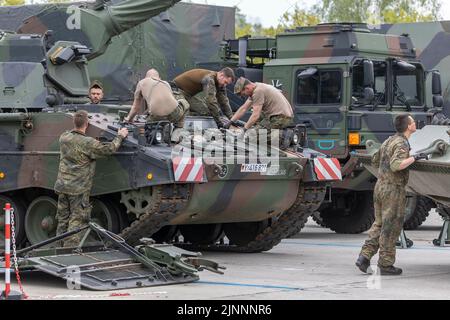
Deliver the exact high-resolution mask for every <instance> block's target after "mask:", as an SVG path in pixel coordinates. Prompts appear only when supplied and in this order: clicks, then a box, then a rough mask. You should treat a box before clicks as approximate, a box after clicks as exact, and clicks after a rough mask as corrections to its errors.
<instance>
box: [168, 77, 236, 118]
mask: <svg viewBox="0 0 450 320" xmlns="http://www.w3.org/2000/svg"><path fill="white" fill-rule="evenodd" d="M234 80H235V76H234V71H233V70H232V69H230V68H224V69H222V70H221V71H219V72H214V71H210V70H204V69H193V70H190V71H187V72H185V73H183V74H180V75H179V76H178V77H176V78H175V79H174V80H173V82H174V84H175V86H176V87H177V90H178V91H179V93H180V94H181V95H182V96H183V97H184V98H185V99H186V100H187V101H188V102H189V105H190V107H189V112H190V114H191V115H194V116H212V117H213V118H214V120H215V121H216V123H217V125H218V126H219V127H223V125H224V123H225V122H224V120H223V119H222V118H221V116H222V113H223V114H224V115H225V116H226V117H227V118H228V120H229V119H231V117H233V111H232V110H231V106H230V101H229V100H228V97H227V92H226V86H227V85H229V84H231V83H233V82H234ZM177 90H176V91H177ZM201 92H203V93H204V94H205V97H206V102H205V101H202V99H200V98H199V97H198V94H199V93H201Z"/></svg>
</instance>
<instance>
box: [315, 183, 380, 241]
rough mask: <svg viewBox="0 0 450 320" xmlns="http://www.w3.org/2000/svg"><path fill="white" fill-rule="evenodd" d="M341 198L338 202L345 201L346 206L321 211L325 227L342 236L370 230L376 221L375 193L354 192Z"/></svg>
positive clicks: (326, 208)
mask: <svg viewBox="0 0 450 320" xmlns="http://www.w3.org/2000/svg"><path fill="white" fill-rule="evenodd" d="M339 198H340V199H338V201H339V200H341V201H344V202H345V205H343V206H340V207H335V206H330V207H321V208H320V209H319V211H320V216H321V218H322V221H323V224H324V226H325V227H326V228H330V229H331V230H333V231H334V232H336V233H342V234H358V233H362V232H365V231H367V230H369V229H370V227H371V226H372V224H373V222H374V221H375V214H374V208H373V193H372V192H370V191H363V192H352V193H349V194H348V195H345V196H340V197H339Z"/></svg>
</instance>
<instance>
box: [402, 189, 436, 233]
mask: <svg viewBox="0 0 450 320" xmlns="http://www.w3.org/2000/svg"><path fill="white" fill-rule="evenodd" d="M435 206H436V205H435V204H434V202H433V200H431V199H428V198H426V197H422V196H417V195H413V196H409V197H408V198H407V202H406V214H405V223H404V224H403V228H404V229H405V230H415V229H417V228H418V227H420V226H421V225H422V223H424V222H425V220H426V219H427V217H428V215H429V214H430V211H431V209H433V208H434V207H435Z"/></svg>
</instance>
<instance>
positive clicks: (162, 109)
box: [125, 69, 189, 128]
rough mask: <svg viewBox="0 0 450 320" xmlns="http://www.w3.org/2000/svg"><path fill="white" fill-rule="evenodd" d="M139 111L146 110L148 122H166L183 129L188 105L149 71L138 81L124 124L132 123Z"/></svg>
mask: <svg viewBox="0 0 450 320" xmlns="http://www.w3.org/2000/svg"><path fill="white" fill-rule="evenodd" d="M139 109H141V110H142V109H147V112H148V118H147V121H148V122H155V121H156V122H157V121H163V120H167V121H170V122H172V123H173V124H174V125H175V127H177V128H183V127H184V118H185V116H186V114H187V112H188V111H189V103H188V102H187V101H186V99H184V98H183V97H182V96H180V95H176V94H174V93H173V92H172V88H171V87H170V84H169V83H168V82H166V81H163V80H161V78H160V76H159V72H158V71H157V70H156V69H150V70H149V71H148V72H147V75H146V77H145V79H143V80H141V81H139V83H138V84H137V86H136V92H135V94H134V102H133V106H132V107H131V110H130V113H129V114H128V116H127V117H126V118H125V122H130V121H133V119H134V117H135V116H136V114H137V113H138V112H139Z"/></svg>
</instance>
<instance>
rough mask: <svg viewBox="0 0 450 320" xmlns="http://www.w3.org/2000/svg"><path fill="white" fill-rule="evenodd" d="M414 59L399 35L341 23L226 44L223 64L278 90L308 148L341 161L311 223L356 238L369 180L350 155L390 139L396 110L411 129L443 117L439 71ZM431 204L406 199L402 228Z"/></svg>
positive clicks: (369, 216)
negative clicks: (339, 176)
mask: <svg viewBox="0 0 450 320" xmlns="http://www.w3.org/2000/svg"><path fill="white" fill-rule="evenodd" d="M417 55H418V52H417V50H416V49H415V46H414V44H413V41H412V39H411V38H410V37H409V36H408V35H406V34H403V35H391V34H381V33H379V32H372V30H371V29H369V28H368V26H367V25H366V24H355V23H341V24H321V25H317V26H312V27H301V28H298V29H296V30H290V31H287V32H286V33H283V34H279V35H277V37H276V38H248V37H244V38H242V39H238V40H230V41H227V42H226V43H224V46H223V48H222V63H223V64H225V65H231V66H233V65H234V66H235V67H236V68H237V71H236V72H237V73H238V74H239V75H241V76H245V77H247V78H249V79H250V80H253V81H263V82H265V83H269V84H272V85H274V86H275V87H277V88H279V89H280V90H282V91H283V92H284V93H285V95H286V97H288V98H289V100H290V101H291V103H292V105H293V106H294V108H295V119H296V123H299V124H304V125H307V126H308V127H309V129H308V136H309V143H310V145H309V146H310V147H312V148H314V149H317V150H318V151H320V152H323V153H325V154H327V155H330V156H333V157H337V158H339V159H340V161H341V164H342V167H343V176H344V179H343V181H342V182H338V183H335V184H334V185H333V187H332V189H331V190H329V197H327V199H331V201H329V202H328V203H325V204H323V205H322V206H321V208H320V210H319V211H320V216H316V218H317V217H318V218H319V219H320V220H318V221H319V222H320V223H321V224H322V225H324V226H326V227H329V228H331V229H332V230H334V231H336V232H339V233H360V232H363V231H366V230H367V229H368V228H369V227H370V226H371V225H372V223H373V220H374V216H373V205H372V190H373V187H374V183H375V180H376V179H375V178H374V177H373V176H372V175H371V174H370V173H369V172H368V171H367V170H365V169H364V167H362V165H361V164H359V163H358V161H357V160H355V159H351V157H350V154H351V153H352V152H353V151H357V150H361V149H364V148H365V143H366V141H368V140H374V141H379V142H382V141H384V140H385V139H386V138H387V137H389V136H390V135H392V134H393V133H394V132H395V130H394V126H393V119H394V118H395V116H396V115H397V114H398V113H401V112H410V113H412V114H413V116H414V117H415V119H416V121H417V125H418V128H423V127H424V126H425V125H427V124H431V123H432V122H433V121H439V119H442V118H444V119H445V116H444V115H443V114H442V107H443V99H442V89H441V85H440V74H439V72H438V71H437V70H428V69H426V68H425V67H424V66H423V64H422V63H421V61H420V60H419V59H418V58H417ZM431 78H433V79H434V84H435V86H434V87H433V88H432V90H430V87H431V80H430V82H427V79H431ZM427 83H428V85H427ZM430 96H431V97H430ZM433 98H434V99H433ZM431 100H433V101H434V104H433V105H431V104H430V102H429V101H431ZM240 102H242V101H239V100H237V99H236V100H235V103H236V104H239V103H240ZM433 206H434V204H433V202H432V201H430V200H429V199H428V198H425V197H422V196H416V195H413V194H411V195H410V196H409V198H408V206H407V207H408V209H407V210H408V212H407V219H406V221H405V228H407V229H408V228H415V227H416V226H417V225H419V224H420V223H421V222H422V221H423V220H424V219H425V218H426V216H427V215H428V212H429V211H430V209H431V208H432V207H433Z"/></svg>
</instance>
